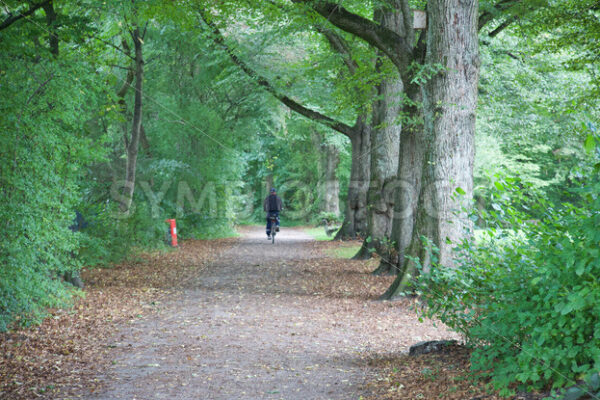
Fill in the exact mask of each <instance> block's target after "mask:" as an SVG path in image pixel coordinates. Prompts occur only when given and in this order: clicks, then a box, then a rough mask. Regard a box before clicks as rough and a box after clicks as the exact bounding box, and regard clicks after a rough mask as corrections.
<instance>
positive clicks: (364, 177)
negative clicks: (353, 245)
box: [334, 121, 371, 240]
mask: <svg viewBox="0 0 600 400" xmlns="http://www.w3.org/2000/svg"><path fill="white" fill-rule="evenodd" d="M353 129H354V133H353V134H352V136H351V137H350V141H351V143H352V166H351V169H350V184H349V185H348V199H347V201H346V210H345V216H344V222H343V224H342V227H341V228H340V230H339V231H338V233H337V234H336V236H335V238H334V240H343V239H355V238H356V237H361V236H364V234H365V233H366V231H367V191H368V189H369V177H370V172H369V169H370V168H369V167H370V158H371V154H370V142H371V126H370V125H367V124H365V123H364V121H359V122H357V124H356V125H355V126H354V128H353Z"/></svg>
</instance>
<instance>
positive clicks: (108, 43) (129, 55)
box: [92, 36, 135, 60]
mask: <svg viewBox="0 0 600 400" xmlns="http://www.w3.org/2000/svg"><path fill="white" fill-rule="evenodd" d="M92 37H93V38H94V39H96V40H99V41H100V42H102V43H104V44H105V45H107V46H110V47H112V48H113V49H115V50H117V51H118V52H120V53H122V54H124V55H125V56H127V57H129V58H131V59H132V60H135V58H134V57H133V56H132V55H131V52H130V50H129V48H127V49H125V50H124V49H122V48H120V47H119V46H117V45H116V44H114V43H111V42H107V41H106V40H104V39H100V38H99V37H97V36H92ZM122 43H124V44H127V43H126V42H125V41H123V42H122ZM128 47H129V46H128Z"/></svg>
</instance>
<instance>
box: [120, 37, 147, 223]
mask: <svg viewBox="0 0 600 400" xmlns="http://www.w3.org/2000/svg"><path fill="white" fill-rule="evenodd" d="M131 37H132V39H133V44H134V49H135V99H134V105H133V124H132V128H131V139H130V140H129V143H127V163H126V169H125V185H124V188H123V194H124V196H125V199H126V200H125V204H122V205H121V208H122V211H123V212H128V211H129V209H130V208H131V203H132V201H133V191H134V188H135V174H136V166H137V155H138V148H139V143H140V136H141V130H142V95H143V81H144V58H143V53H142V46H143V39H142V35H141V34H140V29H139V27H137V26H136V27H135V29H134V30H133V31H132V32H131Z"/></svg>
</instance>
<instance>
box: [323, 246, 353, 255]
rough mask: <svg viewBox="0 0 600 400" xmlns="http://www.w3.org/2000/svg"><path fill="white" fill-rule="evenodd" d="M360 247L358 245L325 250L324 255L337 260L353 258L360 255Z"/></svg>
mask: <svg viewBox="0 0 600 400" xmlns="http://www.w3.org/2000/svg"><path fill="white" fill-rule="evenodd" d="M360 246H361V245H360V244H356V245H352V246H341V247H336V248H333V249H325V250H324V251H323V253H325V254H327V255H328V256H330V257H335V258H352V257H354V256H355V255H356V253H358V250H360Z"/></svg>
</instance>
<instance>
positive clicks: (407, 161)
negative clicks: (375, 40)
mask: <svg viewBox="0 0 600 400" xmlns="http://www.w3.org/2000/svg"><path fill="white" fill-rule="evenodd" d="M406 96H407V97H408V98H409V99H410V100H411V103H412V104H411V105H409V106H406V107H405V108H404V110H403V111H402V112H403V113H404V115H406V116H407V120H410V121H412V122H411V123H404V124H403V126H402V133H401V135H400V151H399V158H398V173H397V179H396V182H395V185H394V186H395V188H394V189H395V192H394V194H395V200H394V217H393V223H392V232H391V236H390V239H391V241H392V242H393V243H394V247H393V248H392V249H391V251H388V252H384V253H382V254H381V262H380V265H379V266H378V268H377V269H376V270H375V271H373V273H374V274H376V275H383V274H397V273H398V272H399V271H400V266H401V265H402V264H403V262H404V252H405V250H406V248H407V247H408V246H409V245H410V242H411V240H412V233H413V227H414V223H415V218H416V214H417V201H418V197H419V192H420V188H421V174H422V170H421V166H422V165H423V157H424V156H425V155H424V148H423V146H424V143H423V142H424V140H423V134H424V133H423V125H422V124H421V123H420V122H419V121H421V120H422V115H423V112H422V108H421V106H420V104H421V101H422V96H421V88H420V87H419V86H418V85H416V84H414V83H412V84H409V85H408V86H407V88H406Z"/></svg>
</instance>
